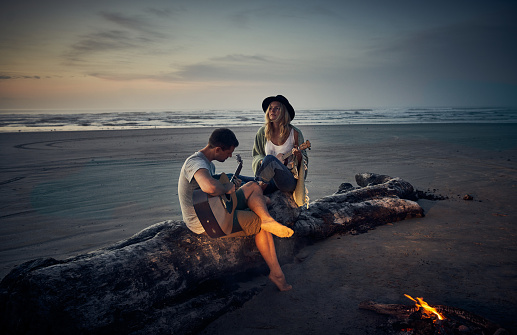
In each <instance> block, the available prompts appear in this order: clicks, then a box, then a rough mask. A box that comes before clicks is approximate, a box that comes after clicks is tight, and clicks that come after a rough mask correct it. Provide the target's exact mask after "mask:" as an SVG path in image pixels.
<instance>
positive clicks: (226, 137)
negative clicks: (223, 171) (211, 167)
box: [208, 128, 239, 162]
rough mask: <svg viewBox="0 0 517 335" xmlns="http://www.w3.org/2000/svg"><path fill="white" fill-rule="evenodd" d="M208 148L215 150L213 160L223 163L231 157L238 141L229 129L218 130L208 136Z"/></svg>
mask: <svg viewBox="0 0 517 335" xmlns="http://www.w3.org/2000/svg"><path fill="white" fill-rule="evenodd" d="M208 146H209V147H210V148H211V149H215V159H216V160H217V161H219V162H224V161H225V160H226V159H227V158H228V157H232V153H233V150H235V148H236V147H238V146H239V141H238V140H237V137H236V136H235V134H234V133H233V131H231V130H230V129H228V128H218V129H216V130H214V131H213V132H212V135H210V138H209V139H208Z"/></svg>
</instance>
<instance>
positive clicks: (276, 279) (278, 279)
mask: <svg viewBox="0 0 517 335" xmlns="http://www.w3.org/2000/svg"><path fill="white" fill-rule="evenodd" d="M269 280H271V281H272V282H273V283H274V284H275V285H276V287H278V289H279V290H280V291H283V292H284V291H289V290H290V289H292V288H293V286H292V285H289V284H287V282H286V281H285V276H284V275H283V274H282V275H281V276H274V275H273V274H269Z"/></svg>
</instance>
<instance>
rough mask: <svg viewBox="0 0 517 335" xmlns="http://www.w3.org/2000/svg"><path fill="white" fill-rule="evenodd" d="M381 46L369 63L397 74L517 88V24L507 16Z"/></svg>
mask: <svg viewBox="0 0 517 335" xmlns="http://www.w3.org/2000/svg"><path fill="white" fill-rule="evenodd" d="M376 43H378V44H376V45H375V46H373V47H372V48H371V50H370V52H369V56H370V57H368V58H367V59H369V60H372V59H373V60H374V62H373V64H378V65H383V66H385V65H388V68H391V69H392V70H394V71H402V69H405V72H406V73H411V74H412V75H418V76H423V77H426V76H427V77H430V78H436V77H441V78H449V79H451V78H457V79H461V80H467V79H472V80H494V81H502V82H507V83H514V84H515V83H517V65H516V63H515V59H517V24H515V23H514V22H513V19H510V18H509V17H507V16H505V15H500V16H496V17H491V16H490V17H485V18H476V20H469V21H464V22H459V23H456V24H451V25H447V26H441V27H435V28H432V29H427V30H421V31H418V32H416V33H413V34H411V35H407V36H405V37H404V36H403V37H401V38H399V39H398V40H397V41H395V42H393V43H392V44H390V45H382V44H381V43H379V41H376Z"/></svg>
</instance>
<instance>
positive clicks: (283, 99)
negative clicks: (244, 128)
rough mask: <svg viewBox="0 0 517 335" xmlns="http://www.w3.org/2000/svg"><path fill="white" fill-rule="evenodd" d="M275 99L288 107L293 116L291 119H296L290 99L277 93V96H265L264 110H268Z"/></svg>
mask: <svg viewBox="0 0 517 335" xmlns="http://www.w3.org/2000/svg"><path fill="white" fill-rule="evenodd" d="M273 101H278V102H280V103H282V104H283V105H284V106H285V108H287V111H288V112H289V115H290V116H291V120H292V119H294V108H293V106H291V104H290V103H289V100H287V98H286V97H284V96H283V95H277V96H276V97H267V98H265V99H264V101H262V110H263V111H264V113H265V112H266V111H267V108H268V107H269V105H270V104H271V103H272V102H273Z"/></svg>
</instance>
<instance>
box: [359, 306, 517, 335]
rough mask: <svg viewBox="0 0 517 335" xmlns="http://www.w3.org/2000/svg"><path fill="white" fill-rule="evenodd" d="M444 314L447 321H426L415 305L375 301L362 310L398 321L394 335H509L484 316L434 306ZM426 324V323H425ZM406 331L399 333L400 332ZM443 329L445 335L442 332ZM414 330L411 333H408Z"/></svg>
mask: <svg viewBox="0 0 517 335" xmlns="http://www.w3.org/2000/svg"><path fill="white" fill-rule="evenodd" d="M431 307H433V308H435V309H436V310H437V312H438V313H440V314H442V315H443V316H444V317H445V319H444V320H442V321H439V322H437V321H436V320H435V321H433V320H430V319H429V320H425V319H424V318H423V317H422V315H423V313H421V311H420V309H419V307H417V306H415V305H402V304H383V303H379V302H375V301H363V302H361V303H360V304H359V308H361V309H367V310H371V311H374V312H376V313H379V314H384V315H388V316H390V317H393V318H395V319H396V321H392V322H391V325H392V327H391V328H392V329H391V330H393V331H394V332H393V333H395V334H398V333H400V334H408V333H409V334H458V333H460V334H464V335H470V334H485V335H509V332H508V331H507V330H506V329H504V328H501V327H500V326H499V325H497V324H495V323H493V322H492V321H490V320H487V319H485V318H484V317H482V316H479V315H477V314H474V313H471V312H469V311H466V310H464V309H461V308H456V307H452V306H446V305H433V306H431ZM422 321H427V322H422ZM400 328H402V329H404V331H400V332H397V331H396V330H397V329H400ZM438 328H441V329H442V330H443V331H440V329H438ZM408 329H412V332H408ZM424 330H425V331H424Z"/></svg>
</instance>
